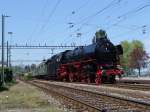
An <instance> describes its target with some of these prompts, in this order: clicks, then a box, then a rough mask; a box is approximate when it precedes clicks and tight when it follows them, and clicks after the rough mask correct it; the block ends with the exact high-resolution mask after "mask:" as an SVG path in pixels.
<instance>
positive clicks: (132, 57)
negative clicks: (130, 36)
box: [121, 40, 147, 75]
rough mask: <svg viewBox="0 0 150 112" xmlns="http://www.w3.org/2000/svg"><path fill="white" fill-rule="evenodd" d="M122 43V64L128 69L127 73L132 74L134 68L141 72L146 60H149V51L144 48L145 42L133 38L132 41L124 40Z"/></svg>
mask: <svg viewBox="0 0 150 112" xmlns="http://www.w3.org/2000/svg"><path fill="white" fill-rule="evenodd" d="M121 45H122V47H123V56H121V65H122V66H123V68H124V70H125V71H126V74H127V75H129V74H132V73H133V69H138V70H139V74H140V70H141V68H142V67H144V66H145V65H146V63H145V62H146V60H147V53H146V52H145V50H144V45H143V43H142V42H141V41H139V40H133V41H132V42H128V41H122V42H121ZM140 63H141V64H140ZM138 64H140V65H138Z"/></svg>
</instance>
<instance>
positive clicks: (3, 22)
mask: <svg viewBox="0 0 150 112" xmlns="http://www.w3.org/2000/svg"><path fill="white" fill-rule="evenodd" d="M5 17H9V16H6V15H3V14H2V74H1V82H2V85H5V80H4V77H5V76H4V42H5V40H4V39H5V38H4V37H5Z"/></svg>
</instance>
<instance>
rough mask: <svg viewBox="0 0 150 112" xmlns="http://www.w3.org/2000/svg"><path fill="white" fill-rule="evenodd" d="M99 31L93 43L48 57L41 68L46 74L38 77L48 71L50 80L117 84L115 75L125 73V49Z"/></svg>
mask: <svg viewBox="0 0 150 112" xmlns="http://www.w3.org/2000/svg"><path fill="white" fill-rule="evenodd" d="M100 34H101V35H100V36H99V38H95V41H94V42H93V44H91V45H88V46H81V47H78V48H75V49H74V50H66V51H64V52H61V53H59V54H56V55H54V56H52V57H51V58H50V59H48V60H46V61H45V62H44V63H42V64H41V65H40V66H39V68H38V71H40V70H42V71H43V72H44V73H43V72H41V73H38V74H39V75H38V76H36V77H42V74H43V77H44V74H45V76H46V78H47V79H51V80H60V81H69V82H87V83H91V82H92V83H93V82H95V83H96V84H100V83H114V82H115V77H116V76H119V77H120V76H121V75H122V74H123V71H122V70H121V69H120V65H119V64H120V62H119V61H120V59H119V56H120V55H122V54H123V49H122V46H121V45H117V46H114V45H113V44H112V43H111V41H110V40H109V39H108V38H107V35H106V33H105V31H102V30H100ZM43 68H44V70H43Z"/></svg>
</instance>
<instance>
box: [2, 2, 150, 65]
mask: <svg viewBox="0 0 150 112" xmlns="http://www.w3.org/2000/svg"><path fill="white" fill-rule="evenodd" d="M0 14H5V15H8V16H11V17H9V18H6V19H5V42H6V41H7V40H8V41H9V43H10V44H11V45H14V44H17V45H25V44H26V43H27V44H28V45H39V43H40V45H44V44H45V43H46V44H47V45H61V44H62V45H71V44H72V43H75V45H88V44H90V43H91V40H92V38H93V36H94V33H95V32H96V31H97V30H99V29H104V30H106V32H107V34H108V37H109V39H110V40H111V41H112V42H113V43H114V44H119V43H120V42H121V41H123V40H128V41H132V40H135V39H137V40H141V41H142V42H143V43H144V46H145V50H146V51H147V52H148V53H150V47H149V45H150V21H149V18H150V0H0ZM0 21H1V19H0ZM71 23H72V24H71ZM8 32H13V34H12V35H9V34H8ZM144 32H145V33H144ZM78 33H81V36H80V37H77V34H78ZM0 35H1V27H0ZM61 51H63V50H60V49H56V50H54V53H55V54H56V53H58V52H61ZM5 53H6V51H5ZM11 53H12V60H13V61H14V62H13V63H12V64H14V65H17V64H18V65H21V64H31V63H37V62H34V60H39V61H40V60H43V59H44V58H45V59H47V58H49V57H51V56H52V54H51V49H48V50H35V49H34V50H33V49H32V50H14V49H13V50H12V51H11ZM15 60H18V61H17V62H15ZM19 60H20V61H19ZM21 60H22V61H21ZM23 60H31V61H32V62H25V61H23Z"/></svg>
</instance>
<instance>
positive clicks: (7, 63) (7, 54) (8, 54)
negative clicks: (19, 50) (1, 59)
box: [7, 41, 9, 67]
mask: <svg viewBox="0 0 150 112" xmlns="http://www.w3.org/2000/svg"><path fill="white" fill-rule="evenodd" d="M8 56H9V45H8V41H7V67H9V57H8Z"/></svg>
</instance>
